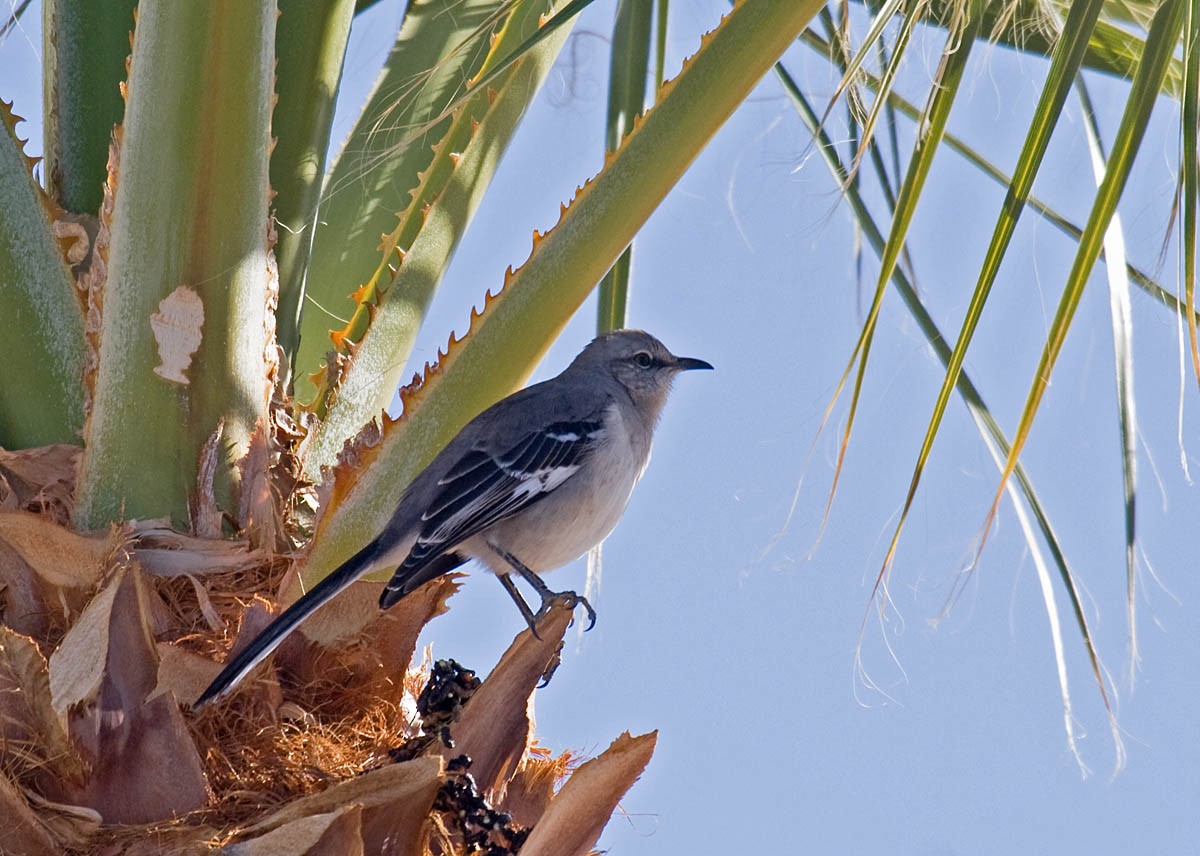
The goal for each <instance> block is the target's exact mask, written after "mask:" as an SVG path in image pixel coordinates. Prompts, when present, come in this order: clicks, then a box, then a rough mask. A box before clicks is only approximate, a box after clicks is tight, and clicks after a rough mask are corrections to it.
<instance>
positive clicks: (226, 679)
mask: <svg viewBox="0 0 1200 856" xmlns="http://www.w3.org/2000/svg"><path fill="white" fill-rule="evenodd" d="M378 551H379V539H378V538H376V539H375V540H373V541H371V542H370V543H369V544H367V546H365V547H363V548H362V549H361V550H359V551H358V552H357V553H355V554H354V555H353V556H351V557H350V558H349V559H347V560H346V561H345V562H343V563H342V564H341V566H340V567H338V569H337V570H335V571H334V572H333V573H331V574H330V575H329V576H327V577H325V579H323V580H321V581H320V582H319V583H317V584H316V585H315V586H313V587H312V588H311V589H309V590H308V591H307V592H305V593H304V596H303V597H301V598H300V599H299V600H298V601H296V602H295V603H293V604H292V605H291V606H289V607H288V608H287V609H285V610H284V611H283V612H282V613H281V614H280V615H279V616H278V617H277V618H276V619H275V620H274V621H272V622H271V623H270V624H268V625H267V627H266V629H264V630H263V631H262V633H259V634H258V635H257V636H255V637H254V639H253V640H252V641H251V642H250V644H249V645H247V646H246V647H245V648H243V649H242V650H241V651H240V652H238V654H237V656H236V657H234V658H233V659H232V660H230V661H229V662H228V663H226V664H225V668H224V669H222V670H221V674H219V675H217V677H216V679H215V680H213V682H212V683H211V684H209V686H208V689H206V690H205V691H204V692H203V693H201V694H200V698H198V699H196V702H195V704H193V705H192V707H194V708H199V707H201V706H202V705H204V704H207V703H208V702H210V701H212V700H213V699H215V698H219V697H220V696H223V695H224V694H225V693H227V692H229V690H231V689H233V687H234V686H235V685H237V684H238V682H240V681H241V680H242V678H244V677H246V675H247V674H248V673H249V672H250V670H251V669H253V668H254V667H255V666H257V665H258V664H259V663H261V662H262V661H263V660H265V659H266V658H267V657H269V656H270V655H271V652H272V651H274V650H275V649H276V648H278V647H279V643H281V642H282V641H283V640H284V639H286V638H287V636H288V634H289V633H291V632H292V631H293V630H295V629H296V627H297V626H299V624H300V622H302V621H303V620H304V619H306V618H308V616H310V615H312V614H313V613H314V612H316V611H317V609H318V608H320V607H321V606H323V605H324V604H325V603H326V602H327V601H329V600H331V599H332V598H333V597H334V596H335V595H337V594H338V593H339V592H341V591H342V590H343V589H344V588H346V587H347V586H348V585H350V583H352V582H354V581H355V580H356V579H358V578H359V577H360V576H362V575H363V574H364V573H366V572H367V571H368V570H370V569H371V566H372V564H373V563H374V560H375V557H376V555H377V553H378Z"/></svg>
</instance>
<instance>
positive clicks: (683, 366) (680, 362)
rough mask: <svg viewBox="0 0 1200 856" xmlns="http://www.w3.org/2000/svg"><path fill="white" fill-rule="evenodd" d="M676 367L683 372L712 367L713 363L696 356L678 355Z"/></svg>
mask: <svg viewBox="0 0 1200 856" xmlns="http://www.w3.org/2000/svg"><path fill="white" fill-rule="evenodd" d="M675 368H676V369H678V370H679V371H681V372H690V371H692V370H693V369H712V364H711V363H706V362H704V360H698V359H696V358H695V357H676V358H675Z"/></svg>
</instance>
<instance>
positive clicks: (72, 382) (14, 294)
mask: <svg viewBox="0 0 1200 856" xmlns="http://www.w3.org/2000/svg"><path fill="white" fill-rule="evenodd" d="M18 121H19V119H18V118H17V117H16V116H14V115H13V113H12V109H11V107H10V106H9V105H7V104H4V103H2V102H0V125H2V126H3V127H0V205H3V210H4V216H3V217H0V318H4V319H5V323H6V324H8V325H9V327H10V328H11V329H12V330H13V331H14V335H9V336H5V337H3V339H2V340H0V364H3V366H4V371H3V372H0V446H3V447H7V448H10V449H23V448H27V447H31V446H44V445H46V444H48V443H78V442H79V439H78V436H77V432H78V431H79V429H80V428H81V427H82V426H83V385H82V384H81V383H80V378H81V377H82V376H83V362H84V345H83V342H84V340H83V312H82V307H81V305H80V301H79V298H78V297H77V296H76V294H75V285H74V281H73V280H72V278H71V271H70V269H69V268H68V267H67V262H66V260H65V259H64V257H63V252H62V250H61V249H60V247H59V246H58V244H57V243H56V241H55V239H54V219H55V218H54V214H53V212H52V206H51V205H50V203H49V201H48V200H47V199H46V198H45V196H44V195H43V194H42V192H41V190H40V189H39V188H38V186H37V183H36V182H34V180H33V172H32V168H33V163H32V161H30V160H29V159H28V158H27V157H26V156H25V153H24V150H23V148H22V146H23V143H22V141H21V140H20V139H19V138H18V137H17V133H16V124H17V122H18Z"/></svg>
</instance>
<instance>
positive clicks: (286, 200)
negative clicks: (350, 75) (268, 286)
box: [271, 0, 354, 365]
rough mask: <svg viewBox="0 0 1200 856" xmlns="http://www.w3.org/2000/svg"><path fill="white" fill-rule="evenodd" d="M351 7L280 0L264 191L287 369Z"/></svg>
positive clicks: (343, 2)
mask: <svg viewBox="0 0 1200 856" xmlns="http://www.w3.org/2000/svg"><path fill="white" fill-rule="evenodd" d="M353 17H354V0H336V2H332V3H331V2H328V0H280V3H279V24H278V29H277V32H276V36H275V50H276V54H277V59H278V66H277V68H276V73H275V80H276V84H275V86H276V94H277V95H278V98H279V100H278V103H277V104H276V105H275V111H274V113H273V115H272V117H271V125H272V132H273V133H274V136H275V139H276V144H275V150H274V151H273V152H271V187H272V188H273V189H274V190H275V192H276V194H277V195H276V197H275V200H274V204H275V221H276V224H277V229H278V238H277V240H276V243H275V258H276V260H277V262H278V264H279V308H278V310H277V311H276V313H275V315H276V318H277V319H278V326H279V329H278V337H279V345H280V347H281V348H283V351H284V354H285V355H286V356H287V359H288V363H289V365H290V364H291V361H292V360H294V359H295V355H296V348H297V347H298V346H299V343H300V310H301V307H302V305H303V301H304V283H305V274H306V272H307V270H308V255H309V250H310V249H311V247H312V240H313V231H314V228H315V224H316V220H317V200H318V198H319V197H320V194H321V178H322V177H323V176H324V174H325V156H326V155H327V154H328V152H329V133H330V130H331V128H332V125H333V108H334V104H335V102H336V100H337V94H338V87H339V86H340V85H341V80H342V62H343V60H344V58H345V56H346V41H347V39H348V38H349V37H350V22H351V20H352V19H353Z"/></svg>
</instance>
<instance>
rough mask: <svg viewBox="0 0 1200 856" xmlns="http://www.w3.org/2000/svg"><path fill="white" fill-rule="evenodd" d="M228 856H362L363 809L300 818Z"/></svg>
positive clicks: (231, 848) (230, 850)
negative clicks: (280, 855) (281, 854)
mask: <svg viewBox="0 0 1200 856" xmlns="http://www.w3.org/2000/svg"><path fill="white" fill-rule="evenodd" d="M223 852H224V853H225V854H226V855H227V856H277V854H280V853H287V854H289V856H363V841H362V806H359V805H350V806H344V807H342V808H340V809H337V810H335V811H332V812H328V813H326V814H310V815H308V816H307V817H301V818H297V819H296V820H293V821H291V822H290V823H286V824H284V825H283V826H280V827H278V828H276V829H272V830H271V831H270V832H268V833H266V834H265V835H260V836H259V837H258V838H251V839H250V840H248V841H243V842H240V843H238V844H231V845H229V846H228V847H226V848H224V850H223Z"/></svg>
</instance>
